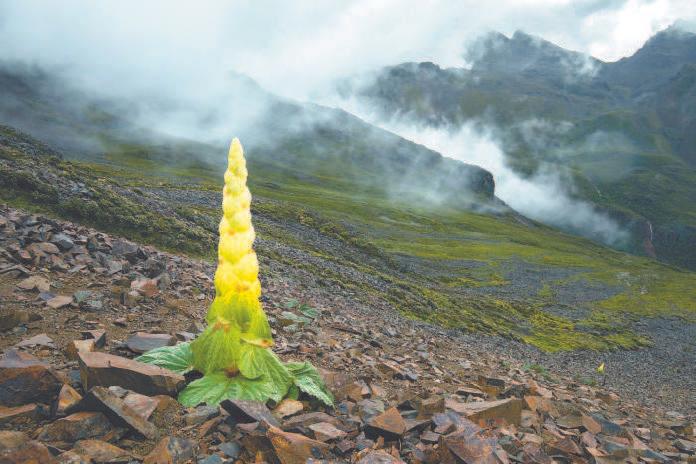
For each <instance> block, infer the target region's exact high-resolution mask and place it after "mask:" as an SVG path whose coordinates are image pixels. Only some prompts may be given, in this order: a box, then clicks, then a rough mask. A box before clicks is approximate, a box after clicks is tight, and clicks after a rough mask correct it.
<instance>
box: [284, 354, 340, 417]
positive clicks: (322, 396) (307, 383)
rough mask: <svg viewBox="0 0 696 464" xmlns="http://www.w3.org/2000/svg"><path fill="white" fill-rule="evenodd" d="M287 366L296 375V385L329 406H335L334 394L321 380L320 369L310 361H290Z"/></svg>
mask: <svg viewBox="0 0 696 464" xmlns="http://www.w3.org/2000/svg"><path fill="white" fill-rule="evenodd" d="M285 367H287V369H288V370H289V371H290V373H291V374H292V375H293V376H294V377H295V385H296V386H297V388H299V389H300V390H302V391H303V392H305V393H306V394H308V395H310V396H313V397H314V398H316V399H318V400H319V401H321V402H322V403H324V404H326V405H327V406H333V395H332V394H331V392H330V391H329V389H328V388H326V385H324V382H323V381H322V380H321V376H320V375H319V371H317V370H316V369H315V368H314V366H312V365H311V364H310V363H309V362H307V361H305V362H301V363H299V362H290V363H286V364H285Z"/></svg>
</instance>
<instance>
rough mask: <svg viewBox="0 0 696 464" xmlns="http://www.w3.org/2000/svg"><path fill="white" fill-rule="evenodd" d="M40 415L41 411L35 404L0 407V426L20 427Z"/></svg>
mask: <svg viewBox="0 0 696 464" xmlns="http://www.w3.org/2000/svg"><path fill="white" fill-rule="evenodd" d="M40 415H41V410H40V409H39V407H38V406H37V405H36V404H35V403H30V404H25V405H23V406H15V407H13V408H6V407H4V406H0V425H3V426H5V425H10V424H12V425H20V424H27V423H30V422H32V421H33V420H36V419H38V418H39V416H40Z"/></svg>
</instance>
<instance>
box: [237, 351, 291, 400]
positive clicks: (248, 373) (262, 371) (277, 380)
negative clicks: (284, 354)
mask: <svg viewBox="0 0 696 464" xmlns="http://www.w3.org/2000/svg"><path fill="white" fill-rule="evenodd" d="M238 367H239V371H240V372H241V374H242V375H243V376H244V377H247V378H249V379H257V378H261V377H263V378H264V379H266V380H267V381H268V382H269V383H270V384H271V386H272V388H273V390H274V393H273V396H271V399H273V400H274V401H276V402H279V401H280V400H282V399H283V397H284V396H285V394H286V393H287V392H288V388H290V386H291V385H292V382H293V379H292V375H291V374H290V372H288V370H287V369H286V368H285V366H284V365H283V363H282V362H281V361H280V359H278V357H277V356H276V355H275V353H273V352H272V351H271V350H270V349H268V348H261V347H258V346H255V345H248V344H245V343H243V344H242V346H241V347H240V353H239V364H238Z"/></svg>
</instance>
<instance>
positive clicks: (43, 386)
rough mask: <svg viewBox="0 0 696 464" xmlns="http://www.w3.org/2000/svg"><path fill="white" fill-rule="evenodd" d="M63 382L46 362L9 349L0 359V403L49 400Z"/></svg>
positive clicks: (49, 402) (45, 401)
mask: <svg viewBox="0 0 696 464" xmlns="http://www.w3.org/2000/svg"><path fill="white" fill-rule="evenodd" d="M62 385H63V382H62V381H61V379H60V376H59V375H58V374H57V373H56V372H55V371H54V370H53V369H51V368H50V367H49V366H48V365H47V364H45V363H43V362H41V361H39V360H38V359H36V358H35V357H33V356H31V355H30V354H28V353H24V352H21V351H16V350H13V349H10V350H8V351H6V352H5V356H3V358H2V359H0V405H3V406H21V405H23V404H27V403H33V402H38V403H47V404H51V403H52V402H53V399H54V398H55V397H56V395H57V394H58V391H59V390H60V388H61V386H62Z"/></svg>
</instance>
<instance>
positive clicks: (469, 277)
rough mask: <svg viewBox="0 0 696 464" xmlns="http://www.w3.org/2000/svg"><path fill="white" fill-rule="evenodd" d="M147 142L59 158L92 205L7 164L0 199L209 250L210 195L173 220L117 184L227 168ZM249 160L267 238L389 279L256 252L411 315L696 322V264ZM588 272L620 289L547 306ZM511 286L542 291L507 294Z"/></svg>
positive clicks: (627, 333)
mask: <svg viewBox="0 0 696 464" xmlns="http://www.w3.org/2000/svg"><path fill="white" fill-rule="evenodd" d="M146 148H147V147H145V148H142V147H141V148H140V149H138V147H126V148H123V147H121V148H120V149H112V150H111V151H110V152H109V153H107V154H106V155H105V157H104V159H105V161H104V162H103V163H96V164H95V163H92V164H85V163H80V162H66V161H60V160H52V161H51V163H54V164H55V166H56V167H57V168H58V169H60V170H61V171H62V172H63V175H65V176H68V177H71V178H74V179H76V180H77V179H79V181H81V182H84V183H86V184H87V185H88V186H89V187H90V189H92V191H94V192H95V193H94V197H93V198H92V200H91V201H90V202H83V201H79V202H76V201H70V200H68V201H62V200H60V199H56V196H55V195H54V192H51V191H50V189H51V187H50V186H46V185H41V183H37V182H35V181H32V180H31V179H30V178H29V179H28V178H26V176H25V175H23V174H19V173H13V172H0V182H2V187H3V188H2V194H0V201H5V202H8V203H11V204H15V205H18V206H22V207H25V208H26V207H30V208H31V209H33V210H38V211H43V212H50V213H53V214H55V215H57V216H61V217H67V218H69V219H74V220H78V221H82V222H85V223H87V224H90V225H93V226H95V227H98V228H101V229H104V230H108V231H110V232H114V233H118V234H123V235H125V236H127V237H130V238H132V239H134V240H140V241H143V242H145V243H152V244H155V245H158V246H160V247H162V248H164V249H171V250H177V251H179V252H181V251H183V252H186V253H189V254H192V255H196V256H203V257H211V256H212V252H213V250H214V247H215V244H216V241H217V240H216V227H217V218H218V209H217V208H216V207H215V205H209V206H200V205H194V204H186V202H185V201H182V202H181V204H173V205H170V206H171V208H172V209H173V211H174V212H175V216H176V217H170V216H166V215H164V214H163V213H161V212H157V211H153V210H151V209H149V208H146V207H145V206H143V205H141V204H140V203H138V202H137V201H134V200H131V199H130V198H125V197H124V196H123V195H121V194H119V193H118V192H117V190H115V187H114V186H119V188H124V189H129V190H130V191H132V192H135V193H138V192H141V191H142V190H139V189H149V188H152V187H156V188H159V189H176V190H177V191H180V190H182V189H183V190H192V191H194V190H202V191H206V192H210V191H218V189H219V188H220V187H221V185H222V179H221V176H222V172H223V169H222V162H223V161H224V159H223V160H221V161H220V163H221V165H220V166H219V167H215V166H212V165H207V164H205V163H200V162H199V163H189V162H183V161H177V162H174V163H172V164H171V165H167V166H166V167H162V164H161V160H159V159H158V158H155V159H154V161H153V160H151V159H150V157H147V158H143V157H142V156H141V155H143V153H149V152H148V150H147V149H146ZM15 155H16V154H15ZM3 156H6V157H7V156H9V155H8V154H7V153H6V154H5V155H3ZM176 159H178V160H185V159H186V158H185V157H184V156H179V157H177V158H176ZM148 160H149V161H148ZM249 167H250V178H249V180H250V188H251V191H252V194H253V195H254V204H253V210H254V214H256V215H257V218H258V219H257V221H256V229H257V233H258V235H259V236H260V237H261V238H267V239H271V240H274V241H277V242H280V243H283V244H285V245H287V246H290V247H293V248H296V249H298V250H301V251H302V252H305V253H309V254H310V255H312V256H315V257H317V258H321V259H322V260H326V261H328V262H334V263H337V264H340V265H342V266H348V267H350V268H353V269H355V270H358V271H359V272H360V273H362V274H364V275H366V276H370V277H371V278H373V279H377V280H379V281H380V282H381V283H383V285H379V286H376V285H372V284H370V283H366V282H369V279H366V280H365V281H354V280H350V279H346V278H345V277H344V276H342V275H341V274H340V273H339V272H338V271H332V270H331V269H330V268H326V267H322V268H319V267H316V265H315V264H312V263H311V262H309V261H306V262H297V261H295V260H293V258H291V257H288V256H284V255H281V254H279V253H277V252H275V251H273V250H270V249H269V250H266V249H260V250H259V251H260V254H261V257H262V258H264V257H267V258H272V259H276V260H279V261H283V262H287V263H288V264H290V265H292V266H295V267H298V268H303V269H306V270H307V271H309V272H313V273H316V275H321V276H322V278H323V279H325V280H327V281H332V282H335V283H337V284H339V285H341V286H342V287H344V288H347V289H350V290H352V291H353V292H354V293H355V295H357V296H358V297H359V298H364V299H365V300H366V301H367V302H368V303H369V302H370V301H371V299H374V298H378V299H381V300H382V301H386V302H388V303H390V304H391V305H392V306H393V307H395V308H396V309H397V310H398V311H400V312H401V313H402V314H404V315H405V316H407V317H411V318H415V319H420V320H424V321H428V322H432V323H436V324H439V325H441V326H443V327H446V328H451V329H465V330H472V331H480V332H483V333H489V334H498V335H503V336H507V337H512V338H515V339H518V340H522V341H525V342H527V343H530V344H532V345H535V346H537V347H539V348H541V349H544V350H547V351H558V350H571V349H592V350H604V349H615V348H635V347H639V346H644V345H647V344H649V343H650V340H649V339H647V338H645V337H644V336H641V335H639V334H637V333H635V332H634V331H633V330H632V324H633V322H635V321H636V320H637V319H638V318H641V317H681V318H684V319H685V320H689V321H693V322H696V287H695V286H694V285H693V282H695V281H696V275H694V273H691V272H686V271H682V270H680V269H678V268H674V267H670V266H666V265H662V264H659V263H656V262H654V261H651V260H649V259H646V258H640V257H636V256H633V255H628V254H624V253H620V252H617V251H613V250H609V249H607V248H604V247H601V246H598V245H596V244H595V243H593V242H590V241H587V240H584V239H580V238H577V237H574V236H570V235H566V234H563V233H560V232H558V231H555V230H553V229H550V228H548V227H545V226H541V225H538V224H532V225H525V224H523V223H521V222H520V221H519V220H518V219H517V218H515V217H514V216H513V215H498V216H493V215H487V214H478V213H474V212H471V211H466V210H462V209H457V208H453V207H444V206H439V207H432V208H429V207H424V206H420V207H417V206H414V205H413V204H412V203H410V204H409V203H406V202H404V203H403V204H400V203H398V202H396V201H395V200H393V199H388V198H386V197H385V196H384V195H382V194H380V193H379V192H371V191H366V190H362V191H360V192H358V193H356V192H355V191H352V190H351V189H350V188H349V187H348V186H346V185H345V183H343V182H333V181H332V180H331V179H327V178H322V179H319V178H316V177H313V176H301V174H302V173H298V172H295V173H292V172H287V170H285V171H280V170H278V169H275V168H274V167H273V166H269V165H267V164H262V163H255V162H254V158H253V153H251V154H250V164H249ZM29 177H31V176H29ZM38 205H41V206H38ZM293 225H296V226H297V227H294V226H293ZM298 227H299V228H305V229H303V230H313V231H315V232H317V233H319V234H320V235H321V236H323V237H326V238H328V239H330V240H333V241H336V242H335V243H338V242H340V243H342V244H343V245H341V246H340V250H339V248H337V247H334V248H333V249H326V247H322V246H320V245H319V244H316V243H314V242H313V241H312V240H308V239H307V238H306V237H305V236H303V235H302V232H301V230H300V231H298V230H296V229H297V228H298ZM264 254H265V256H264ZM520 263H521V264H520ZM513 265H514V266H518V267H519V266H522V267H525V266H529V267H530V268H532V267H534V268H540V269H551V270H561V271H563V272H564V274H563V275H564V276H565V277H559V278H549V279H545V280H544V281H533V280H527V281H525V280H524V279H522V280H520V278H519V277H518V276H515V275H509V274H510V269H512V268H513V267H514V266H513ZM413 266H416V267H413ZM582 282H585V283H586V282H589V283H593V284H596V285H599V286H605V287H607V288H612V289H614V291H613V292H612V294H611V295H610V296H608V297H607V296H606V295H601V296H600V297H598V298H591V295H588V297H587V298H585V299H584V300H582V301H581V302H580V303H577V305H578V306H579V307H581V308H582V309H583V312H582V313H581V314H582V317H580V318H575V319H570V318H567V317H564V316H561V315H557V314H553V313H551V312H549V311H547V310H546V309H545V308H547V307H548V306H550V305H554V304H558V303H559V301H560V300H559V299H560V297H559V294H560V289H561V287H564V286H566V287H567V286H573V285H576V284H577V283H582ZM515 285H524V286H529V287H536V288H537V290H535V291H532V292H529V294H526V293H525V292H515V291H508V289H509V288H514V286H515ZM511 286H513V287H511ZM582 288H584V287H582ZM581 291H582V290H581Z"/></svg>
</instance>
